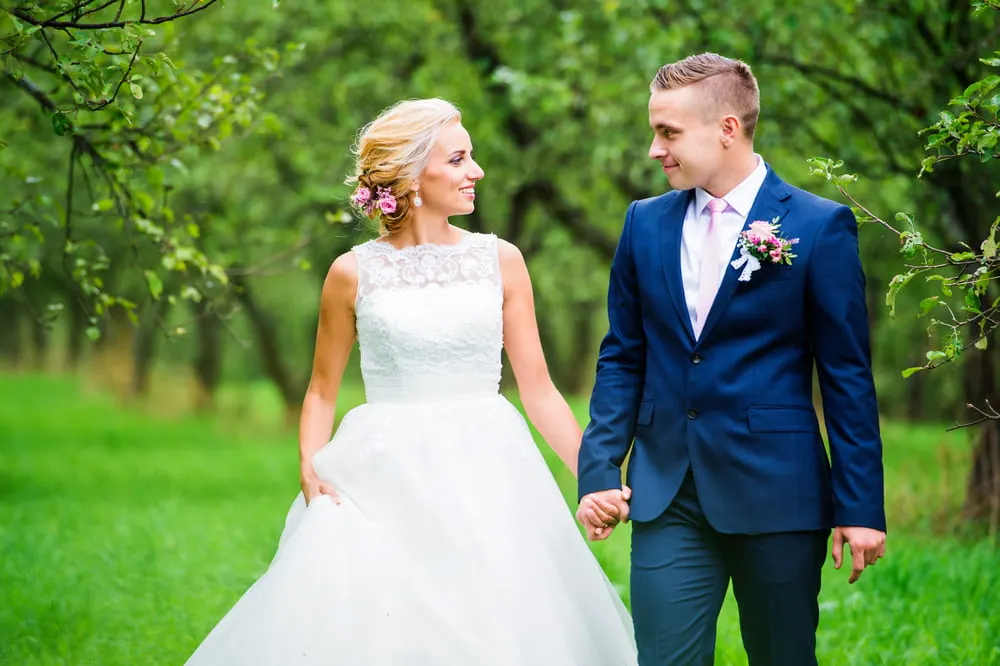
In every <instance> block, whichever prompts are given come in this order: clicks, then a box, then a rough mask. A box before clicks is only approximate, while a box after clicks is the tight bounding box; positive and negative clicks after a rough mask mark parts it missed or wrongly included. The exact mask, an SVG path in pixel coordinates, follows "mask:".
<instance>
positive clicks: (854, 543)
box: [831, 527, 885, 584]
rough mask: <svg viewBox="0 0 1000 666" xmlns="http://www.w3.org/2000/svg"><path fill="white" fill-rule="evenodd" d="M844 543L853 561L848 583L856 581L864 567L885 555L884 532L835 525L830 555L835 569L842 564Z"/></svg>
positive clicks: (871, 564) (872, 564) (873, 563)
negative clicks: (849, 550)
mask: <svg viewBox="0 0 1000 666" xmlns="http://www.w3.org/2000/svg"><path fill="white" fill-rule="evenodd" d="M845 543H846V544H847V545H848V547H849V548H850V549H851V560H852V563H853V564H852V569H851V577H850V578H849V579H848V580H847V582H848V583H851V584H854V583H855V582H857V580H858V579H859V578H861V574H862V572H864V570H865V567H868V566H875V563H876V562H878V560H879V559H881V558H883V557H885V532H880V531H878V530H873V529H871V528H868V527H835V528H834V529H833V550H832V552H831V555H833V566H834V568H836V569H839V568H840V565H841V564H843V561H844V544H845Z"/></svg>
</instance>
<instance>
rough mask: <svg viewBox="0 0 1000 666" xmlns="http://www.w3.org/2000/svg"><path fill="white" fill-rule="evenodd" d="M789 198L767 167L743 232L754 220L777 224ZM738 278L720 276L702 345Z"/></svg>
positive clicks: (727, 274)
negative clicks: (774, 220) (775, 220)
mask: <svg viewBox="0 0 1000 666" xmlns="http://www.w3.org/2000/svg"><path fill="white" fill-rule="evenodd" d="M790 196H791V192H789V190H788V186H787V185H785V183H784V182H783V181H782V180H781V179H780V178H778V176H777V174H775V173H774V171H772V170H771V168H770V167H768V169H767V177H766V178H765V179H764V183H763V185H761V188H760V191H759V192H758V193H757V198H756V199H754V202H753V206H752V207H751V208H750V213H749V214H748V215H747V219H746V220H745V221H744V223H743V231H746V230H747V228H748V227H749V226H750V224H751V223H752V222H754V221H755V220H764V221H766V222H770V221H771V220H772V219H774V218H776V217H777V218H780V219H779V223H780V222H781V221H782V220H783V219H784V217H785V214H786V213H787V212H788V206H787V204H786V202H787V201H788V197H790ZM738 247H739V245H738V244H737V245H735V246H734V247H733V253H732V256H730V258H729V261H730V262H731V261H734V260H735V259H736V258H737V257H738V256H739V251H738ZM678 275H679V272H678ZM738 278H739V271H738V270H736V269H734V268H733V267H732V266H727V267H726V272H725V273H723V276H722V284H721V285H719V291H718V293H717V294H716V295H715V301H713V302H712V308H711V309H710V310H709V311H708V319H707V320H706V321H705V326H704V327H703V328H702V331H701V336H700V338H699V340H701V341H704V340H705V339H706V338H707V336H708V334H709V333H711V332H712V327H713V326H715V323H716V322H718V321H719V318H720V317H721V316H722V314H723V313H724V312H725V310H726V306H727V305H729V301H730V300H731V299H732V297H733V294H734V293H735V292H736V285H737V283H738Z"/></svg>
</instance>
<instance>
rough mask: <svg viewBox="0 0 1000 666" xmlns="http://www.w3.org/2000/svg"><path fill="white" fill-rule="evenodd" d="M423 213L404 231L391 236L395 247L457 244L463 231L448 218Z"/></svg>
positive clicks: (409, 223) (415, 216)
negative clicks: (449, 221) (450, 222)
mask: <svg viewBox="0 0 1000 666" xmlns="http://www.w3.org/2000/svg"><path fill="white" fill-rule="evenodd" d="M422 213H423V211H419V212H417V213H416V214H415V215H414V216H413V217H412V218H411V219H410V221H409V222H408V223H407V225H406V227H405V228H404V229H403V230H401V231H400V232H398V233H395V234H393V235H392V236H391V240H392V244H393V245H395V246H397V247H406V246H408V245H425V244H427V243H434V244H437V245H447V244H450V243H454V242H456V240H457V239H458V236H459V234H461V231H459V230H458V229H456V228H455V227H453V226H451V224H449V223H448V218H447V217H443V216H438V215H433V214H427V213H424V214H422Z"/></svg>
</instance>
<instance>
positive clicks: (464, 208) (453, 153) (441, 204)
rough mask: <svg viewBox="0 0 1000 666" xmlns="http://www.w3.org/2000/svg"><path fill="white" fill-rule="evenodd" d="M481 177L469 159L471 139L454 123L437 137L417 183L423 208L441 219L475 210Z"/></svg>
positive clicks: (480, 173)
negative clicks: (476, 188)
mask: <svg viewBox="0 0 1000 666" xmlns="http://www.w3.org/2000/svg"><path fill="white" fill-rule="evenodd" d="M483 175H484V173H483V170H482V169H481V168H479V165H478V164H476V161H475V160H474V159H472V139H470V138H469V133H468V132H467V131H465V128H464V127H462V123H461V122H459V121H458V120H456V121H455V122H453V123H451V124H449V125H447V126H446V127H445V128H444V129H442V130H441V132H440V133H439V134H438V138H437V142H436V143H435V144H434V147H433V148H431V154H430V156H429V157H428V159H427V167H426V168H425V169H424V172H423V173H422V174H421V175H420V181H419V183H418V185H419V187H420V198H421V199H422V200H423V207H424V208H425V209H427V211H428V212H434V213H438V214H440V215H443V216H444V217H450V216H452V215H468V214H469V213H471V212H472V211H474V210H475V208H476V193H475V186H476V182H477V181H478V180H479V179H480V178H482V177H483Z"/></svg>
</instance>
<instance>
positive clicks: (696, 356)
mask: <svg viewBox="0 0 1000 666" xmlns="http://www.w3.org/2000/svg"><path fill="white" fill-rule="evenodd" d="M691 362H692V363H694V364H695V365H698V364H699V363H701V354H699V353H698V352H695V353H694V354H692V355H691Z"/></svg>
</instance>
